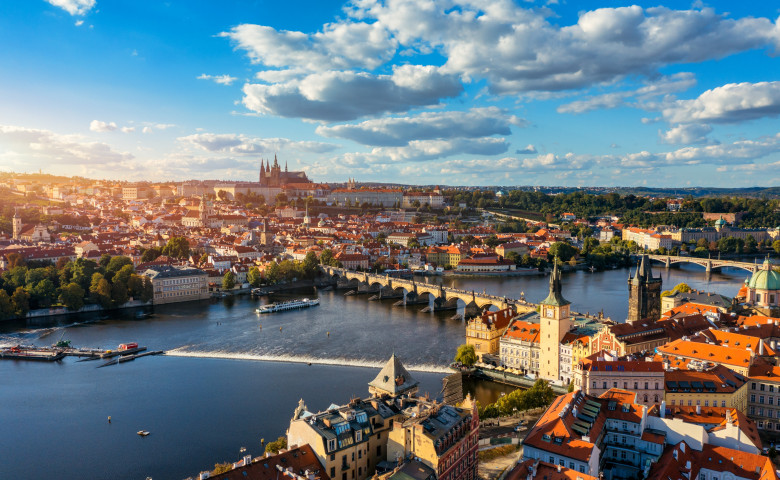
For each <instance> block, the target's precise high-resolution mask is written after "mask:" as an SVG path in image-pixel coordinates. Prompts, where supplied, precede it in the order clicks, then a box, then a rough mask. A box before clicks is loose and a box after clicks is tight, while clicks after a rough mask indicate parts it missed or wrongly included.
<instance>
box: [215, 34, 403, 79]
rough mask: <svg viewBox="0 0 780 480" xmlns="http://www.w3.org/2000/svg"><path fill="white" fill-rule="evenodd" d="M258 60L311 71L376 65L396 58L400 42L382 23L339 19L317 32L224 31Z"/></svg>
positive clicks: (258, 61) (273, 65)
mask: <svg viewBox="0 0 780 480" xmlns="http://www.w3.org/2000/svg"><path fill="white" fill-rule="evenodd" d="M221 36H223V37H228V38H230V39H231V40H233V42H235V43H236V45H237V47H238V48H240V49H242V50H245V51H246V52H247V55H248V56H249V58H250V59H252V61H253V62H254V63H258V64H263V65H265V66H269V67H298V68H301V69H304V70H307V71H310V72H316V71H324V70H332V69H336V70H341V69H348V68H376V67H378V66H380V65H382V64H383V63H384V62H386V61H388V60H390V59H391V58H392V55H393V53H394V52H395V49H396V42H395V41H394V40H393V39H391V38H390V36H389V34H388V32H387V30H386V29H385V28H384V27H383V26H382V25H381V24H380V23H378V22H373V23H364V22H337V23H329V24H326V25H324V26H323V28H322V31H320V32H317V33H314V34H311V35H309V34H305V33H302V32H293V31H287V30H275V29H273V28H271V27H267V26H263V25H253V24H243V25H238V26H237V27H234V28H233V29H232V30H231V31H230V32H223V33H222V34H221Z"/></svg>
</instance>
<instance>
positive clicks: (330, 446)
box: [328, 438, 336, 451]
mask: <svg viewBox="0 0 780 480" xmlns="http://www.w3.org/2000/svg"><path fill="white" fill-rule="evenodd" d="M335 449H336V439H335V438H334V439H331V440H328V450H329V451H332V450H335Z"/></svg>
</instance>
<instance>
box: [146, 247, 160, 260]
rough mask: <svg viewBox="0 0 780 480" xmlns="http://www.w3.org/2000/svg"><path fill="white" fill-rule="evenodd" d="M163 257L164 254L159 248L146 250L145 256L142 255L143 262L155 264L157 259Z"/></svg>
mask: <svg viewBox="0 0 780 480" xmlns="http://www.w3.org/2000/svg"><path fill="white" fill-rule="evenodd" d="M160 255H162V252H161V251H160V249H159V248H150V249H148V250H146V251H145V252H144V253H143V255H141V261H142V262H144V263H145V262H153V261H155V260H157V257H159V256H160Z"/></svg>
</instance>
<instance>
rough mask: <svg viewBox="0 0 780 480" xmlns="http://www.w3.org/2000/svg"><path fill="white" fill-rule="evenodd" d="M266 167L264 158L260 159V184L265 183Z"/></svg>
mask: <svg viewBox="0 0 780 480" xmlns="http://www.w3.org/2000/svg"><path fill="white" fill-rule="evenodd" d="M264 177H265V167H264V166H263V159H262V158H261V159H260V177H259V180H258V181H259V183H260V185H263V180H265V178H264Z"/></svg>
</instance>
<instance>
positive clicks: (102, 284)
mask: <svg viewBox="0 0 780 480" xmlns="http://www.w3.org/2000/svg"><path fill="white" fill-rule="evenodd" d="M89 301H90V302H92V303H96V304H98V305H100V306H101V307H103V308H108V307H110V306H111V284H109V283H108V280H106V278H105V277H104V276H103V274H102V273H98V272H95V273H94V274H93V275H92V282H91V283H90V286H89Z"/></svg>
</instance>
